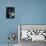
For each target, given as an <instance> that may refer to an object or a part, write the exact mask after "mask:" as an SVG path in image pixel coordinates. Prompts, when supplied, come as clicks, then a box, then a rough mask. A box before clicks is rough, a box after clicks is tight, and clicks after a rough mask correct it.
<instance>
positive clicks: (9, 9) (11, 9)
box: [6, 7, 15, 18]
mask: <svg viewBox="0 0 46 46" xmlns="http://www.w3.org/2000/svg"><path fill="white" fill-rule="evenodd" d="M6 18H15V8H14V7H6Z"/></svg>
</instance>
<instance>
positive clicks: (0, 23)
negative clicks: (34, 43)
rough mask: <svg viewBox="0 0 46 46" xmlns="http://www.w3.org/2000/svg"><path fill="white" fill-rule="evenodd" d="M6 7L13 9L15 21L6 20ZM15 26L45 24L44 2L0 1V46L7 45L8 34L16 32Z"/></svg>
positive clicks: (45, 3)
mask: <svg viewBox="0 0 46 46" xmlns="http://www.w3.org/2000/svg"><path fill="white" fill-rule="evenodd" d="M7 6H14V7H15V11H16V12H15V19H6V7H7ZM17 24H46V0H0V44H2V43H3V44H4V43H8V39H7V36H8V34H9V32H11V31H12V32H16V33H17V32H18V31H17ZM16 42H17V40H16Z"/></svg>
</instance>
